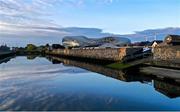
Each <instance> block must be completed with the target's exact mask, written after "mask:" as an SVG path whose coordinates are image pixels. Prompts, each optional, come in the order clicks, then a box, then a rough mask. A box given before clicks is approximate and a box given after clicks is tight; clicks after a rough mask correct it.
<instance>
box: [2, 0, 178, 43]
mask: <svg viewBox="0 0 180 112" xmlns="http://www.w3.org/2000/svg"><path fill="white" fill-rule="evenodd" d="M163 28H168V31H169V28H171V30H172V31H175V30H176V31H177V30H178V32H179V30H180V29H179V28H180V0H0V39H1V42H0V44H2V43H9V44H11V43H13V44H14V45H18V44H19V43H20V44H23V43H24V44H26V43H29V42H33V43H36V44H41V43H47V42H50V43H53V42H60V41H61V39H62V38H63V37H64V36H67V35H85V36H88V37H92V38H94V37H102V36H109V35H131V36H132V34H136V33H137V32H140V31H144V30H148V29H163ZM172 28H173V29H172ZM136 39H137V38H136Z"/></svg>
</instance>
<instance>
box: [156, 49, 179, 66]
mask: <svg viewBox="0 0 180 112" xmlns="http://www.w3.org/2000/svg"><path fill="white" fill-rule="evenodd" d="M153 58H154V60H157V61H167V62H173V63H179V64H180V46H158V47H155V48H154V53H153Z"/></svg>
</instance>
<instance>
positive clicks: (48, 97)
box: [0, 56, 180, 110]
mask: <svg viewBox="0 0 180 112" xmlns="http://www.w3.org/2000/svg"><path fill="white" fill-rule="evenodd" d="M49 60H50V61H49ZM52 62H53V63H54V64H52ZM79 67H81V68H79ZM92 71H93V72H92ZM179 93H180V86H179V84H176V83H170V82H166V81H162V80H159V79H152V78H150V77H146V76H142V75H139V74H136V73H134V74H125V73H124V72H123V71H116V70H111V69H108V68H104V67H102V66H99V65H92V64H87V63H81V62H78V61H71V60H65V59H56V58H55V59H54V58H51V57H49V58H47V59H46V58H43V57H33V56H29V57H25V56H22V57H15V58H13V59H11V60H10V61H8V60H7V62H6V63H1V64H0V110H180V97H179V96H180V94H179Z"/></svg>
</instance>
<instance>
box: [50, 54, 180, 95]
mask: <svg viewBox="0 0 180 112" xmlns="http://www.w3.org/2000/svg"><path fill="white" fill-rule="evenodd" d="M46 58H47V59H48V60H50V61H51V62H52V63H53V64H54V63H63V64H64V65H69V66H76V67H80V68H84V69H86V70H89V71H92V72H96V73H100V74H102V75H106V76H108V77H112V78H115V79H118V80H121V81H126V82H133V81H139V82H141V83H152V81H154V83H153V84H154V88H155V89H156V90H157V91H159V92H161V93H163V94H164V95H166V96H168V97H170V98H175V97H178V96H180V84H178V83H177V82H174V83H172V82H171V83H170V82H168V81H163V80H162V79H157V78H155V79H152V77H148V76H145V75H140V74H138V71H135V69H134V70H128V71H122V70H115V69H111V68H107V67H105V66H102V65H97V64H93V63H87V62H82V61H76V60H70V59H64V58H59V57H52V56H50V57H46ZM136 70H137V69H136ZM132 74H133V75H132Z"/></svg>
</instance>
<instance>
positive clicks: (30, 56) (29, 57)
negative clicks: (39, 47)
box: [27, 55, 37, 60]
mask: <svg viewBox="0 0 180 112" xmlns="http://www.w3.org/2000/svg"><path fill="white" fill-rule="evenodd" d="M36 57H37V55H27V59H28V60H33V59H35V58H36Z"/></svg>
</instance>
